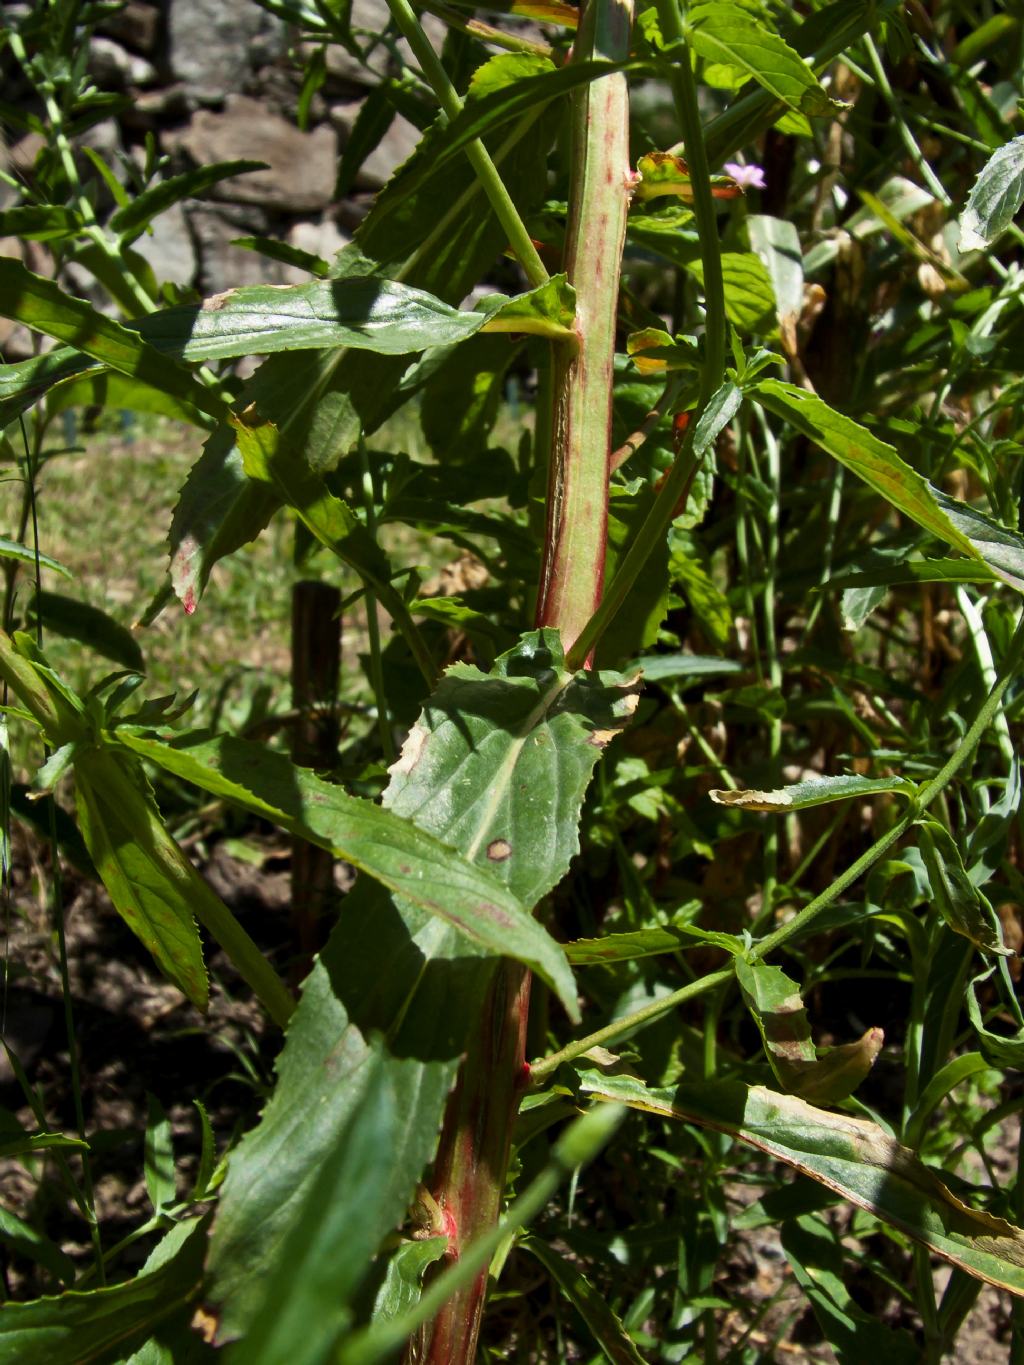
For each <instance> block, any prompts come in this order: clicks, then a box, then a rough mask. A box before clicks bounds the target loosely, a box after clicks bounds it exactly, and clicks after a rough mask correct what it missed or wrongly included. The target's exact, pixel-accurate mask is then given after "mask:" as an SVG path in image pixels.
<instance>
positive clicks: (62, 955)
mask: <svg viewBox="0 0 1024 1365" xmlns="http://www.w3.org/2000/svg"><path fill="white" fill-rule="evenodd" d="M20 427H21V437H22V445H23V451H24V454H23V455H22V456H19V461H18V462H19V465H20V468H21V474H22V487H23V493H22V527H21V534H20V536H19V539H23V538H24V532H25V523H26V522H31V526H32V550H33V553H34V555H35V583H34V585H33V587H34V592H35V599H36V644H37V645H38V646H39V648H40V649H42V645H43V621H42V612H41V611H40V609H39V595H40V593H41V592H42V590H43V570H42V563H41V561H40V558H39V555H40V549H39V506H38V502H37V500H36V479H37V476H38V473H39V458H40V454H41V449H42V434H41V433H42V424H41V423H37V428H36V435H37V437H38V439H37V440H36V441H35V442H33V443H32V444H31V445H30V444H29V440H28V432H27V431H26V428H25V422H24V419H23V418H22V419H21V420H20ZM14 567H15V568H16V567H17V566H16V564H15V566H14ZM15 581H16V579H15V577H14V575H11V576H10V577H9V578H8V582H7V593H6V596H5V602H4V624H5V626H6V625H7V624H8V623H9V620H10V618H11V617H12V616H13V611H14V585H15ZM3 694H4V701H5V703H6V700H7V680H6V679H5V680H4V688H3ZM50 752H51V750H50V747H49V746H48V745H47V744H45V743H44V745H43V758H44V761H45V760H46V759H47V758H49V756H50ZM4 759H5V762H6V761H7V760H8V756H7V754H6V751H5V753H4ZM5 780H6V782H7V783H9V780H10V779H9V771H5ZM5 798H6V800H5V805H6V806H7V807H8V810H9V792H6V791H5ZM45 800H46V815H47V836H48V842H49V847H50V914H51V919H52V923H53V932H54V936H55V937H56V940H57V969H58V972H59V974H60V983H61V997H62V1002H63V1007H64V1032H65V1036H66V1038H67V1046H68V1071H69V1073H70V1080H71V1095H72V1101H73V1104H74V1108H75V1126H76V1128H77V1129H78V1135H79V1137H80V1138H81V1139H82V1140H83V1142H84V1141H86V1130H85V1108H84V1106H83V1104H82V1069H81V1060H80V1057H79V1052H78V1033H77V1030H76V1028H75V1012H74V1004H73V1001H72V996H71V975H70V972H69V969H68V945H67V934H66V932H65V923H64V896H63V882H62V880H61V868H60V849H59V847H58V844H57V808H56V804H55V802H54V798H53V795H52V794H51V795H49V796H47V797H46V798H45ZM8 837H9V836H8V829H7V826H6V824H5V828H4V846H5V858H4V864H5V865H4V891H5V896H6V892H7V885H8V883H7V866H6V855H7V851H8V843H7V841H8ZM6 1011H7V980H6V962H5V976H4V1016H5V1024H6ZM81 1159H82V1193H81V1201H80V1207H81V1209H82V1210H83V1213H84V1214H85V1218H86V1222H87V1223H88V1225H89V1238H90V1241H91V1242H92V1248H93V1256H94V1258H95V1263H96V1271H97V1275H98V1277H99V1282H100V1284H103V1283H104V1272H103V1244H102V1240H101V1237H100V1226H99V1220H98V1218H97V1217H96V1200H95V1196H94V1192H93V1181H92V1160H91V1154H90V1152H89V1151H88V1149H85V1150H83V1151H82V1153H81Z"/></svg>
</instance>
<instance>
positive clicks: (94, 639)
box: [27, 592, 146, 673]
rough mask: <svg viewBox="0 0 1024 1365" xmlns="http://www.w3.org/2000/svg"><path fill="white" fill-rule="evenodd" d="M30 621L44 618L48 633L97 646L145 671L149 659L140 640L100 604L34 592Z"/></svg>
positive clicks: (125, 665) (123, 663) (108, 656)
mask: <svg viewBox="0 0 1024 1365" xmlns="http://www.w3.org/2000/svg"><path fill="white" fill-rule="evenodd" d="M27 614H28V617H29V620H30V621H33V622H35V621H37V620H39V621H42V623H43V625H44V626H45V628H46V630H47V632H48V633H49V632H50V631H52V632H53V633H54V634H55V635H61V636H63V637H64V638H65V639H67V640H77V641H78V643H79V644H81V645H86V646H87V647H88V648H89V649H94V650H95V651H96V653H97V654H102V655H103V657H104V658H105V659H110V660H112V662H114V663H116V664H120V665H121V666H122V667H123V668H130V669H133V670H134V671H135V672H138V673H144V672H145V669H146V661H145V659H144V658H143V654H142V649H141V648H140V646H139V642H138V640H137V639H136V638H135V636H134V635H133V634H132V632H131V631H130V630H128V629H127V628H126V627H125V626H122V625H121V624H120V622H118V621H115V620H114V619H113V617H111V616H108V615H107V613H106V612H105V611H101V610H100V608H99V607H94V606H91V605H90V604H89V603H88V602H78V601H76V600H75V599H74V598H73V597H65V596H63V595H62V594H61V593H56V592H40V593H33V595H32V597H31V599H30V601H29V602H28V613H27Z"/></svg>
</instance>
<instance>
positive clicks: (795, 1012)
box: [735, 957, 885, 1104]
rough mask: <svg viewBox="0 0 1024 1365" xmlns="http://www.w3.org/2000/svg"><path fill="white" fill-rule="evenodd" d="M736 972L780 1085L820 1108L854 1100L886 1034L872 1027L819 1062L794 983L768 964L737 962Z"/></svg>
mask: <svg viewBox="0 0 1024 1365" xmlns="http://www.w3.org/2000/svg"><path fill="white" fill-rule="evenodd" d="M735 967H736V980H737V981H738V982H739V986H740V990H741V991H742V992H743V999H744V1000H745V1001H746V1004H747V1008H748V1009H749V1010H750V1013H751V1014H752V1015H753V1018H754V1022H755V1023H756V1024H757V1027H758V1031H759V1032H760V1034H761V1038H762V1041H763V1042H764V1050H765V1052H766V1053H767V1055H768V1060H769V1062H770V1063H771V1066H772V1070H773V1071H774V1072H775V1075H776V1076H777V1077H778V1079H779V1083H780V1084H781V1085H783V1086H785V1088H786V1089H787V1090H789V1091H792V1092H793V1093H794V1094H797V1095H801V1096H802V1097H803V1098H804V1099H806V1100H811V1101H814V1102H817V1103H819V1104H837V1103H838V1102H839V1101H840V1100H845V1099H846V1098H847V1096H848V1095H852V1094H853V1092H854V1090H856V1088H857V1086H858V1085H860V1083H861V1081H862V1080H864V1078H865V1076H867V1074H868V1072H869V1071H870V1070H871V1068H872V1067H873V1066H874V1064H875V1061H876V1059H877V1057H878V1054H879V1053H880V1052H881V1050H882V1044H883V1043H884V1042H885V1036H884V1034H883V1033H882V1030H881V1029H880V1028H870V1029H868V1030H867V1032H866V1033H865V1034H864V1036H863V1037H862V1038H858V1039H857V1041H856V1042H854V1043H844V1044H843V1045H842V1046H840V1047H833V1048H829V1049H828V1050H827V1051H826V1052H824V1053H823V1055H822V1056H821V1057H819V1056H818V1051H817V1048H816V1047H815V1046H814V1043H813V1041H812V1039H811V1025H810V1022H809V1021H808V1018H807V1012H806V1010H805V1009H804V1002H803V1000H802V999H801V998H800V990H799V987H798V986H797V984H796V982H795V981H792V980H790V978H789V977H788V976H787V975H786V974H785V972H783V971H781V970H780V969H779V968H778V967H771V966H769V965H768V964H767V963H764V962H748V961H747V960H746V959H745V958H743V957H737V958H736V962H735Z"/></svg>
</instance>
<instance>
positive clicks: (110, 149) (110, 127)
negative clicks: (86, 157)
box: [75, 118, 121, 175]
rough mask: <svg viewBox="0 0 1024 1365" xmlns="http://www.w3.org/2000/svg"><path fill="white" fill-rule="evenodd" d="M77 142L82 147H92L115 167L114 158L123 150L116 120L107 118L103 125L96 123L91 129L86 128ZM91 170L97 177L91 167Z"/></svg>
mask: <svg viewBox="0 0 1024 1365" xmlns="http://www.w3.org/2000/svg"><path fill="white" fill-rule="evenodd" d="M75 142H76V143H77V144H78V145H79V146H82V147H91V148H92V149H93V151H94V152H99V154H100V156H102V157H103V158H104V160H105V161H107V163H108V164H110V165H113V164H114V158H115V157H116V155H117V153H118V152H119V151H120V150H121V129H120V128H119V127H118V124H117V120H116V119H112V118H105V119H104V120H103V122H102V123H94V124H93V126H92V127H91V128H86V130H85V132H84V133H80V134H79V136H78V137H77V138H76V139H75ZM89 169H90V171H91V173H92V174H94V175H95V171H92V167H91V166H90V168H89Z"/></svg>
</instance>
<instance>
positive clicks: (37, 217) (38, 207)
mask: <svg viewBox="0 0 1024 1365" xmlns="http://www.w3.org/2000/svg"><path fill="white" fill-rule="evenodd" d="M90 150H91V149H90ZM81 225H82V219H81V217H80V215H79V214H78V213H76V212H75V210H74V209H68V208H62V207H60V206H59V205H57V204H22V205H19V206H18V207H17V208H13V209H5V210H4V211H3V212H2V213H0V237H21V238H22V239H23V240H24V241H28V242H49V241H52V240H53V239H54V238H55V237H73V236H74V235H75V233H76V232H77V231H78V230H79V228H80V227H81Z"/></svg>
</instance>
